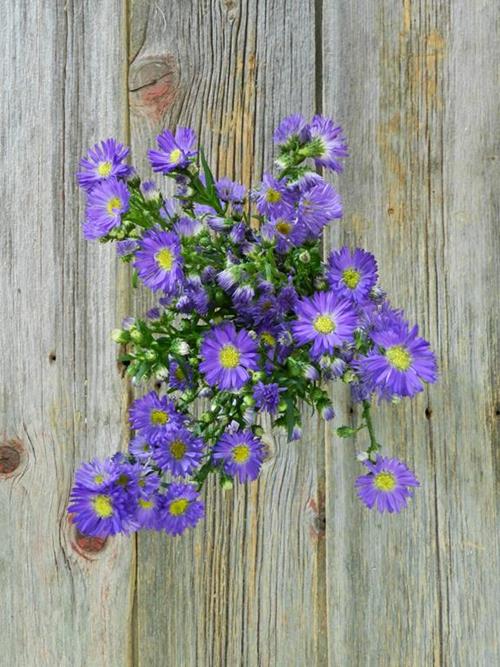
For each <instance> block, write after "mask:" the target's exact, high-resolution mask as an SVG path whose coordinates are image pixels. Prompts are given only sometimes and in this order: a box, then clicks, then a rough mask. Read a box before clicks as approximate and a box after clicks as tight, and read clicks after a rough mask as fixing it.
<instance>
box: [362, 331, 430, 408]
mask: <svg viewBox="0 0 500 667" xmlns="http://www.w3.org/2000/svg"><path fill="white" fill-rule="evenodd" d="M371 337H372V339H373V341H374V342H375V345H376V347H375V349H374V350H373V351H372V352H370V353H369V354H368V355H367V356H366V357H362V358H360V359H359V361H358V364H359V369H360V372H361V375H362V378H363V380H364V381H365V382H366V383H367V384H368V386H370V387H371V388H372V389H374V390H375V391H376V392H377V393H378V395H379V396H380V397H381V398H384V399H388V400H390V399H392V398H394V397H396V398H403V397H405V396H414V395H415V394H417V393H418V392H420V391H422V390H423V388H424V387H423V382H436V380H437V364H436V357H435V356H434V353H433V352H432V350H431V348H430V345H429V343H428V342H427V341H426V340H424V339H423V338H420V337H419V336H418V326H414V327H413V329H409V328H408V327H407V326H406V324H402V325H399V326H395V327H394V328H392V329H389V330H387V331H375V332H373V333H372V334H371Z"/></svg>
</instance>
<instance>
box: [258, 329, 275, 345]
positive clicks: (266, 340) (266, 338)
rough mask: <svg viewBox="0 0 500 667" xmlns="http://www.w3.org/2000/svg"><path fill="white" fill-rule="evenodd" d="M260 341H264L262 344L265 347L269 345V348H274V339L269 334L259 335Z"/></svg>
mask: <svg viewBox="0 0 500 667" xmlns="http://www.w3.org/2000/svg"><path fill="white" fill-rule="evenodd" d="M261 339H262V340H263V341H264V343H267V345H270V346H271V347H275V346H276V338H275V337H274V336H273V335H272V334H270V333H267V332H264V333H263V334H262V335H261Z"/></svg>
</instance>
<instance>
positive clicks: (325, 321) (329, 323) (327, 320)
mask: <svg viewBox="0 0 500 667" xmlns="http://www.w3.org/2000/svg"><path fill="white" fill-rule="evenodd" d="M313 327H314V328H315V329H316V331H317V332H318V333H322V334H331V333H332V332H333V331H335V322H334V321H333V320H332V318H331V317H330V316H329V315H318V317H317V318H316V319H315V320H314V324H313Z"/></svg>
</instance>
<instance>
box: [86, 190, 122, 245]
mask: <svg viewBox="0 0 500 667" xmlns="http://www.w3.org/2000/svg"><path fill="white" fill-rule="evenodd" d="M129 199H130V193H129V191H128V190H127V186H126V185H125V184H124V183H122V182H121V181H118V180H117V179H116V178H110V179H108V180H107V181H103V182H102V183H99V184H97V185H96V186H95V187H94V188H93V189H92V191H91V192H89V199H88V205H87V220H86V221H85V222H84V224H83V234H84V236H85V238H86V239H88V240H94V239H99V238H102V237H103V236H106V235H107V234H109V232H110V231H111V230H112V229H114V228H115V227H119V226H120V224H121V221H122V215H123V214H124V213H126V212H127V211H128V205H129Z"/></svg>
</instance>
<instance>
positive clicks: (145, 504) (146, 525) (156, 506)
mask: <svg viewBox="0 0 500 667" xmlns="http://www.w3.org/2000/svg"><path fill="white" fill-rule="evenodd" d="M162 501H163V496H162V495H161V494H160V493H159V492H158V491H154V492H153V493H151V494H150V495H148V496H141V497H139V498H137V508H136V511H135V515H134V523H136V524H137V527H138V529H139V528H140V529H141V530H160V529H161V525H162V524H161V519H162V513H161V510H162Z"/></svg>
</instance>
